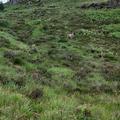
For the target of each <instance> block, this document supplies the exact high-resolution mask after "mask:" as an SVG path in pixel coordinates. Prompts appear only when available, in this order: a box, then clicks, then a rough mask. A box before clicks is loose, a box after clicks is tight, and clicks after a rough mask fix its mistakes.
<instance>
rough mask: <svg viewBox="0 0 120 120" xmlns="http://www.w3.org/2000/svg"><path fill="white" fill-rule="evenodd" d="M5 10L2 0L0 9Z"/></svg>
mask: <svg viewBox="0 0 120 120" xmlns="http://www.w3.org/2000/svg"><path fill="white" fill-rule="evenodd" d="M3 10H4V5H3V3H2V2H1V3H0V11H3Z"/></svg>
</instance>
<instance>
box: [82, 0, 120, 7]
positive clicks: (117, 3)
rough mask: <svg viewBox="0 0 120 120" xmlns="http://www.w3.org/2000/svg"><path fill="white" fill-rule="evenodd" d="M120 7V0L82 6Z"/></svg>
mask: <svg viewBox="0 0 120 120" xmlns="http://www.w3.org/2000/svg"><path fill="white" fill-rule="evenodd" d="M116 7H120V0H108V2H96V3H90V4H89V3H88V4H83V5H81V8H96V9H100V8H116Z"/></svg>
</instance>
